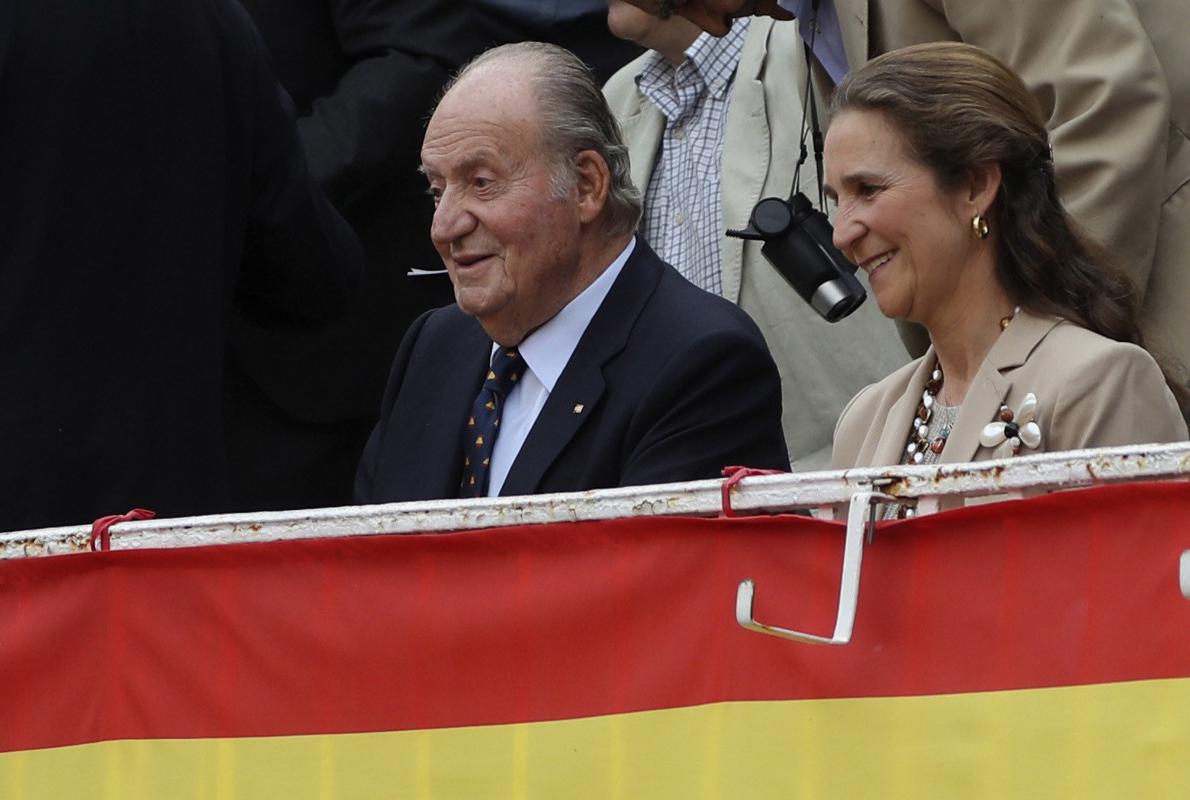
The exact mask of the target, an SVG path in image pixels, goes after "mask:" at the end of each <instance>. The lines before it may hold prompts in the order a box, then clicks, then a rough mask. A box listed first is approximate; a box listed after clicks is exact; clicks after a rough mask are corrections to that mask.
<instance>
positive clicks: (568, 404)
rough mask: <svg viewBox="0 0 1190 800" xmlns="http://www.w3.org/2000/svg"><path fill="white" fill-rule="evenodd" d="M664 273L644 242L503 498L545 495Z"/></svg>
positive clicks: (544, 412)
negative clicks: (544, 486)
mask: <svg viewBox="0 0 1190 800" xmlns="http://www.w3.org/2000/svg"><path fill="white" fill-rule="evenodd" d="M661 269H662V268H661V261H660V260H659V259H658V258H657V256H656V255H654V254H653V251H652V250H650V249H649V247H648V245H646V244H645V242H644V240H643V239H641V238H639V237H638V238H637V240H636V248H635V249H634V250H633V253H632V257H631V258H629V259H628V263H626V264H625V265H624V269H623V270H622V271H621V272H620V275H619V277H617V278H616V282H615V283H614V284H612V288H611V291H609V292H608V294H607V297H605V298H604V300H603V304H602V305H601V306H600V307H599V310H598V311H596V312H595V316H594V317H593V318H592V319H591V324H590V325H588V326H587V330H586V331H585V332H584V333H583V336H582V338H581V339H580V340H579V343H578V347H576V348H575V350H574V355H572V356H571V357H570V361H569V363H567V365H566V369H564V370H562V374H561V376H559V378H558V383H557V384H556V385H555V386H554V390H553V391H552V392H550V396H549V399H547V400H546V402H545V406H544V407H543V408H542V409H541V414H540V415H538V417H537V421H536V422H535V423H534V424H533V428H532V429H531V430H530V431H529V435H528V436H527V437H526V439H525V443H524V445H522V446H521V451H520V452H519V453H518V454H517V457H516V460H515V461H514V462H513V464H512V468H511V469H510V470H509V472H508V477H507V478H506V479H505V481H504V486H503V487H502V488H501V490H500V494H501V495H518V494H534V493H537V492H539V491H540V488H539V487H540V484H541V480H542V477H543V476H544V475H545V472H546V470H547V469H549V468H550V466H551V465H552V464H553V463H554V462H555V461H556V460H557V459H558V457H559V456H560V455H561V454H562V451H563V450H565V449H566V447H567V446H568V445H569V444H570V441H571V440H572V439H573V438H574V436H575V434H577V433H578V431H579V430H580V429H581V428H582V426H583V424H584V423H585V422H586V421H587V419H588V418H590V416H591V414H592V413H593V412H594V410H595V409H596V408H597V407H598V405H599V403H600V401H601V400H602V398H603V391H604V388H605V383H604V379H603V365H604V364H606V363H607V362H608V361H609V360H610V359H611V358H612V357H613V356H615V355H616V354H617V353H619V352H620V351H621V350H623V349H624V347H625V345H627V343H628V337H629V335H630V334H631V333H632V328H633V327H634V326H635V324H636V320H637V318H638V317H639V316H640V312H641V310H642V309H643V308H644V306H645V303H647V302H648V300H649V298H650V297H651V296H652V294H653V292H654V291H655V290H656V288H657V283H658V281H660V279H661Z"/></svg>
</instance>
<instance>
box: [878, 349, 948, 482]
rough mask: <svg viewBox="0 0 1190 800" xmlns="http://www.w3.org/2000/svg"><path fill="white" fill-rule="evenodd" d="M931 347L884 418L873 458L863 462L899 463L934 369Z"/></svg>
mask: <svg viewBox="0 0 1190 800" xmlns="http://www.w3.org/2000/svg"><path fill="white" fill-rule="evenodd" d="M936 358H937V357H936V356H935V355H934V348H932V347H931V348H930V349H929V350H927V351H926V354H925V356H923V357H922V359H921V363H919V364H918V365H917V369H915V370H913V374H912V375H910V376H909V383H908V385H907V386H906V387H905V391H904V392H903V393H902V394H901V397H900V399H898V400H897V402H896V403H894V404H893V406H892V408H891V409H889V412H888V416H887V417H885V420H886V422H885V425H884V431H883V432H882V433H881V434H880V440H879V441H878V442H877V443H876V450H875V451H874V452H873V453H872V458H871V460H870V461H867V462H866V463H871V464H900V463H901V461H902V460H903V459H904V457H905V444H906V443H907V442H908V441H909V425H910V422H911V420H912V419H913V418H914V416H915V415H916V414H917V407H918V405H919V404H920V403H921V394H922V392H923V391H925V388H926V380H927V379H928V378H929V377H930V373H931V372H933V371H934V361H935V360H936Z"/></svg>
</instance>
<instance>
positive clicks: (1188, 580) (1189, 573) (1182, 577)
mask: <svg viewBox="0 0 1190 800" xmlns="http://www.w3.org/2000/svg"><path fill="white" fill-rule="evenodd" d="M1178 566H1179V569H1178V583H1180V584H1181V586H1182V597H1184V598H1186V599H1187V600H1190V550H1183V551H1182V558H1181V562H1180V563H1179V565H1178Z"/></svg>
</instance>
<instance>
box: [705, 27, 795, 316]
mask: <svg viewBox="0 0 1190 800" xmlns="http://www.w3.org/2000/svg"><path fill="white" fill-rule="evenodd" d="M749 26H750V27H749V30H748V34H747V37H746V38H745V39H744V49H743V52H742V53H741V54H740V62H739V65H738V66H737V67H736V74H735V79H734V80H733V81H732V86H731V100H730V102H729V103H728V107H727V128H726V130H725V131H724V136H723V143H724V147H723V166H722V169H721V171H720V174H719V200H720V205H721V208H722V211H723V220H722V221H723V227H725V228H743V227H744V226H746V225H747V224H748V218H749V217H750V216H751V214H752V206H753V205H754V204H755V203H756V201H757V200H759V199H760V196H761V193H762V192H763V191H764V182H765V176H766V174H767V173H768V167H769V162H768V159H767V158H757V156H756V154H757V153H770V152H772V148H771V142H770V141H769V139H770V132H769V124H768V115H767V114H766V113H765V102H764V84H762V83H761V82H760V74H761V70H762V68H763V66H764V62H765V56H766V55H767V52H768V39H769V34H770V32H771V31H772V28H773V22H772V20H769V19H760V18H754V19H752V20H751V21H750V22H749ZM784 88H786V89H788V87H784ZM721 253H722V274H723V296H724V297H726V298H727V299H728V300H730V301H732V302H733V303H739V301H740V282H741V271H742V269H743V261H744V240H743V239H735V238H732V237H729V236H724V237H722V250H721Z"/></svg>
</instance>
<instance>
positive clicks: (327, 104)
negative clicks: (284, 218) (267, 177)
mask: <svg viewBox="0 0 1190 800" xmlns="http://www.w3.org/2000/svg"><path fill="white" fill-rule="evenodd" d="M411 4H413V5H415V3H411V0H329V2H328V6H329V9H330V13H331V16H332V22H333V24H334V28H335V35H336V37H337V40H338V44H339V49H340V51H341V52H342V53H343V56H344V58H346V59H347V61H348V66H347V69H346V70H345V71H344V73H343V74H342V75H340V76H339V80H338V83H337V84H336V86H335V89H334V91H333V92H332V93H331V94H328V95H326V96H324V97H320V98H318V99H316V100H314V102H313V104H312V108H311V111H310V115H309V116H307V117H304V118H303V119H302V120H301V121H300V122H299V128H300V130H301V134H302V139H303V141H304V143H305V147H306V152H307V154H308V156H309V158H310V169H311V172H312V173H313V174H314V177H315V178H316V179H317V180H318V182H319V184H320V185H321V186H322V187H323V189H325V190H326V192H327V194H328V195H329V196H330V197H331V199H332V200H333V201H334V202H335V203H336V204H337V205H339V207H341V208H345V207H347V206H349V205H351V204H352V203H354V202H358V201H359V200H361V199H363V198H364V197H366V196H367V195H368V194H369V193H370V192H371V191H372V190H373V189H375V188H376V187H379V186H383V185H384V184H386V183H387V182H389V181H392V180H394V179H395V178H401V177H404V175H403V173H404V172H405V171H411V170H413V168H414V166H415V165H416V164H417V158H418V155H417V154H418V152H419V149H420V146H421V138H422V132H423V130H424V123H425V119H424V117H425V116H426V114H427V109H429V108H430V107H431V105H432V104H433V102H434V99H435V97H436V96H437V94H438V91H439V89H440V87H441V86H442V85H443V84H444V83H445V82H446V80H447V77H448V71H447V67H446V66H444V65H443V64H442V63H441V62H439V61H436V60H434V59H433V58H430V57H427V56H425V55H422V54H419V53H417V52H415V51H413V50H412V49H409V48H408V47H406V46H404V44H403V42H402V37H404V36H409V35H410V32H409V31H408V30H407V29H406V24H407V20H405V19H404V16H403V15H404V14H406V13H408V12H406V11H403V10H402V9H401V7H402V6H408V5H411ZM442 13H444V14H446V13H453V12H446V11H443V12H442Z"/></svg>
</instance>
